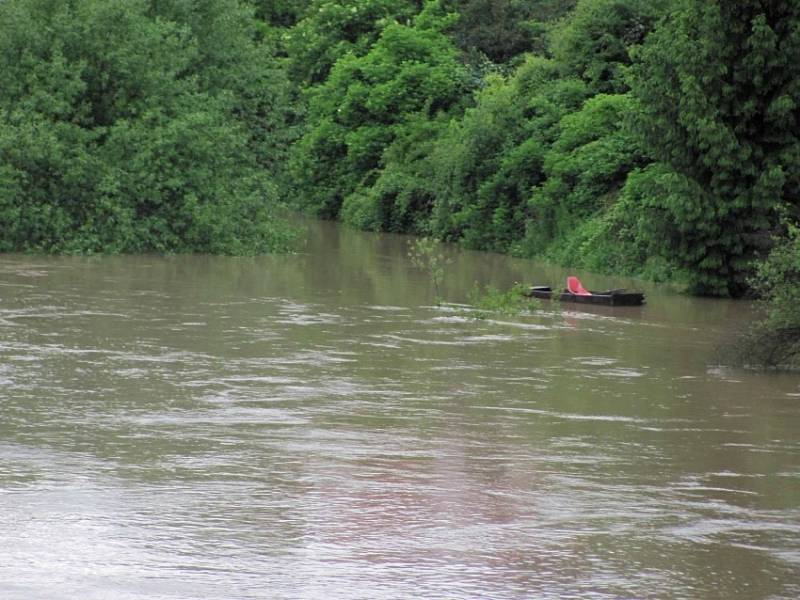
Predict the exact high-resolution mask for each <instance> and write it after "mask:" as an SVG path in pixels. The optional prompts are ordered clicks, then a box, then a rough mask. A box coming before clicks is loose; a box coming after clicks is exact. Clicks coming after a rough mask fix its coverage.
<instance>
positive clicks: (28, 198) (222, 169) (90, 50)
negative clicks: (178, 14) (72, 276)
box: [0, 0, 289, 253]
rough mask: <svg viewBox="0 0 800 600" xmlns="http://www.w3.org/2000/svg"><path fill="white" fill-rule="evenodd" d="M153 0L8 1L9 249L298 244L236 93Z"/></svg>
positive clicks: (2, 222)
mask: <svg viewBox="0 0 800 600" xmlns="http://www.w3.org/2000/svg"><path fill="white" fill-rule="evenodd" d="M151 8H152V7H151V6H150V5H149V4H148V3H147V2H144V1H142V0H139V1H136V0H134V1H131V2H126V3H108V2H103V1H102V0H76V1H75V2H70V3H64V2H57V1H55V0H19V1H18V2H10V3H0V78H2V82H1V84H0V192H2V195H0V249H1V250H5V251H9V250H29V251H48V252H64V251H66V252H96V251H112V252H141V251H152V250H155V251H170V252H174V251H203V252H234V253H240V252H254V251H261V250H268V249H278V248H284V247H286V244H287V243H288V241H289V235H288V230H287V228H286V226H284V225H281V224H276V222H275V219H274V218H273V217H272V216H271V215H270V214H269V208H270V205H269V204H267V203H266V202H265V200H266V199H267V198H269V197H270V196H273V195H274V191H273V190H272V189H271V184H270V183H269V181H267V180H265V178H264V177H263V176H261V175H259V174H258V173H257V171H256V170H255V169H254V167H255V164H254V162H253V161H252V159H251V157H250V152H249V148H248V138H247V136H246V135H245V132H244V130H243V128H242V127H241V125H240V124H239V123H238V122H237V121H236V120H235V119H233V118H232V116H231V114H232V106H235V100H232V99H231V98H230V94H228V93H225V92H223V91H221V90H220V91H218V92H213V91H212V90H204V89H203V88H202V87H201V77H199V74H198V73H197V65H198V64H199V63H198V47H197V42H196V38H195V37H193V36H192V34H191V32H190V31H189V30H187V29H186V28H185V27H183V26H181V25H179V24H177V23H174V22H170V21H168V20H166V19H156V18H153V17H152V15H151V13H150V10H151Z"/></svg>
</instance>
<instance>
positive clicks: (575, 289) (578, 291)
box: [567, 275, 592, 296]
mask: <svg viewBox="0 0 800 600" xmlns="http://www.w3.org/2000/svg"><path fill="white" fill-rule="evenodd" d="M567 289H568V290H569V293H570V294H575V295H576V296H591V295H592V292H590V291H589V290H587V289H585V288H584V287H583V286H582V285H581V282H580V280H579V279H578V278H577V277H575V276H574V275H570V276H569V277H567Z"/></svg>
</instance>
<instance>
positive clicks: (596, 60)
mask: <svg viewBox="0 0 800 600" xmlns="http://www.w3.org/2000/svg"><path fill="white" fill-rule="evenodd" d="M668 4H670V1H669V0H656V1H654V0H580V2H578V6H577V8H576V9H575V11H574V12H573V13H572V14H570V16H569V18H567V19H564V20H563V21H562V22H561V23H560V24H559V25H558V26H556V27H555V29H554V30H553V31H552V32H551V34H550V50H551V52H552V53H553V57H554V58H555V60H556V61H557V62H558V63H559V64H561V65H563V67H564V69H565V71H566V73H568V74H569V75H577V76H578V77H580V78H581V79H583V80H584V81H586V82H587V84H588V85H589V88H590V89H591V90H592V92H594V93H624V92H626V91H627V90H628V84H627V81H626V78H625V71H626V67H627V66H629V65H630V64H631V57H630V50H631V48H633V47H635V46H638V45H639V44H641V43H642V42H643V41H644V39H645V37H646V36H647V34H648V33H650V31H651V30H652V29H653V26H654V24H655V21H656V20H657V18H658V17H660V16H662V15H663V13H664V9H665V7H666V6H667V5H668Z"/></svg>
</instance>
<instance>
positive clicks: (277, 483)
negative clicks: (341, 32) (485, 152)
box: [0, 223, 800, 600]
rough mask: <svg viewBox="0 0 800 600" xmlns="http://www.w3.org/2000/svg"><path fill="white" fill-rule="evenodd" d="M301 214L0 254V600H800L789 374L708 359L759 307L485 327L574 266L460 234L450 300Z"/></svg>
mask: <svg viewBox="0 0 800 600" xmlns="http://www.w3.org/2000/svg"><path fill="white" fill-rule="evenodd" d="M309 229H310V234H309V243H308V247H307V248H306V249H305V250H304V251H303V252H302V253H300V254H297V255H293V256H279V257H258V258H222V257H216V258H211V257H166V258H163V257H91V258H42V257H22V256H8V255H6V256H0V556H2V559H0V598H3V599H29V598H30V599H37V600H42V599H62V598H64V599H72V598H81V599H83V600H92V599H114V600H127V599H144V598H167V599H189V598H191V599H195V598H201V599H202V598H225V599H240V598H270V599H273V598H274V599H295V598H300V599H306V598H307V599H329V598H343V599H356V598H358V599H362V598H363V599H389V598H391V599H395V598H425V599H435V598H476V599H501V598H502V599H506V598H520V599H521V598H526V599H527V598H537V599H539V598H543V599H550V598H552V599H556V598H558V599H563V598H590V599H604V598H686V599H697V598H704V599H713V598H719V599H738V598H741V599H752V598H787V599H788V598H797V597H798V596H800V377H799V376H797V375H786V374H784V375H780V374H774V373H773V374H757V373H752V372H747V371H737V370H730V369H725V368H722V367H719V366H717V362H718V361H717V359H716V358H715V357H716V352H717V347H718V346H719V345H720V344H724V343H725V341H726V340H727V339H728V338H729V337H730V336H731V335H733V334H734V333H735V332H737V331H738V330H740V329H741V328H742V327H744V326H745V324H746V322H747V319H748V318H749V317H750V312H749V311H750V308H749V307H748V305H746V304H743V303H734V302H725V301H710V300H700V299H691V298H687V297H684V296H681V295H679V294H677V293H674V292H670V291H668V290H659V289H656V288H646V291H647V293H648V304H647V305H646V306H644V307H638V308H617V309H610V308H602V307H598V308H594V309H587V310H576V309H575V308H573V307H570V306H568V305H563V306H561V307H557V306H552V305H549V304H546V303H543V304H542V305H541V308H540V309H539V310H538V311H536V312H535V313H533V314H530V315H526V316H522V317H519V318H516V317H513V318H512V317H490V318H488V319H484V320H478V319H474V318H470V317H469V315H465V314H464V310H463V308H461V307H459V306H458V305H459V304H461V303H464V302H465V301H466V298H467V296H468V293H469V291H470V289H471V288H472V286H473V284H474V282H475V281H476V280H477V281H480V282H481V283H493V284H495V285H497V286H500V287H505V286H508V285H511V284H512V283H513V282H514V281H522V282H526V283H554V282H557V281H561V280H562V278H563V277H564V276H565V275H566V273H565V272H564V271H560V270H558V269H552V268H547V267H544V266H541V265H537V264H536V263H532V262H528V261H522V260H514V259H511V258H508V257H503V256H497V255H491V254H480V253H468V252H458V251H455V250H454V251H452V253H451V254H452V258H453V262H452V264H450V265H449V266H448V269H447V274H446V278H445V286H444V290H443V295H444V297H445V299H446V300H447V301H448V302H449V303H451V304H447V305H445V306H442V307H437V306H435V305H434V304H433V302H432V298H433V291H432V289H431V288H430V286H429V282H428V280H427V278H426V276H425V274H424V273H422V272H420V271H418V270H416V269H414V267H413V266H412V265H411V264H410V263H409V261H408V259H407V257H406V246H405V243H406V240H405V239H404V238H402V237H394V236H376V235H370V234H364V233H357V232H352V231H348V230H345V229H341V228H338V227H336V226H334V225H331V224H322V223H319V224H317V223H312V224H310V225H309ZM580 275H582V279H583V280H584V284H586V285H587V287H621V286H624V285H630V282H626V281H618V280H608V279H604V278H599V277H592V276H590V275H588V274H580Z"/></svg>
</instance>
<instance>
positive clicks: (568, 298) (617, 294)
mask: <svg viewBox="0 0 800 600" xmlns="http://www.w3.org/2000/svg"><path fill="white" fill-rule="evenodd" d="M553 294H554V292H553V289H552V288H551V287H549V286H545V285H534V286H532V287H531V288H530V289H529V290H528V291H527V292H526V294H525V295H526V296H532V297H534V298H541V299H542V300H551V299H552V298H553ZM555 296H556V299H558V300H560V301H561V302H577V303H579V304H599V305H601V306H641V305H642V304H644V293H642V292H629V291H628V290H622V289H621V290H608V291H606V292H590V293H589V294H573V293H572V292H570V291H568V290H564V291H563V292H560V293H559V292H555Z"/></svg>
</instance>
